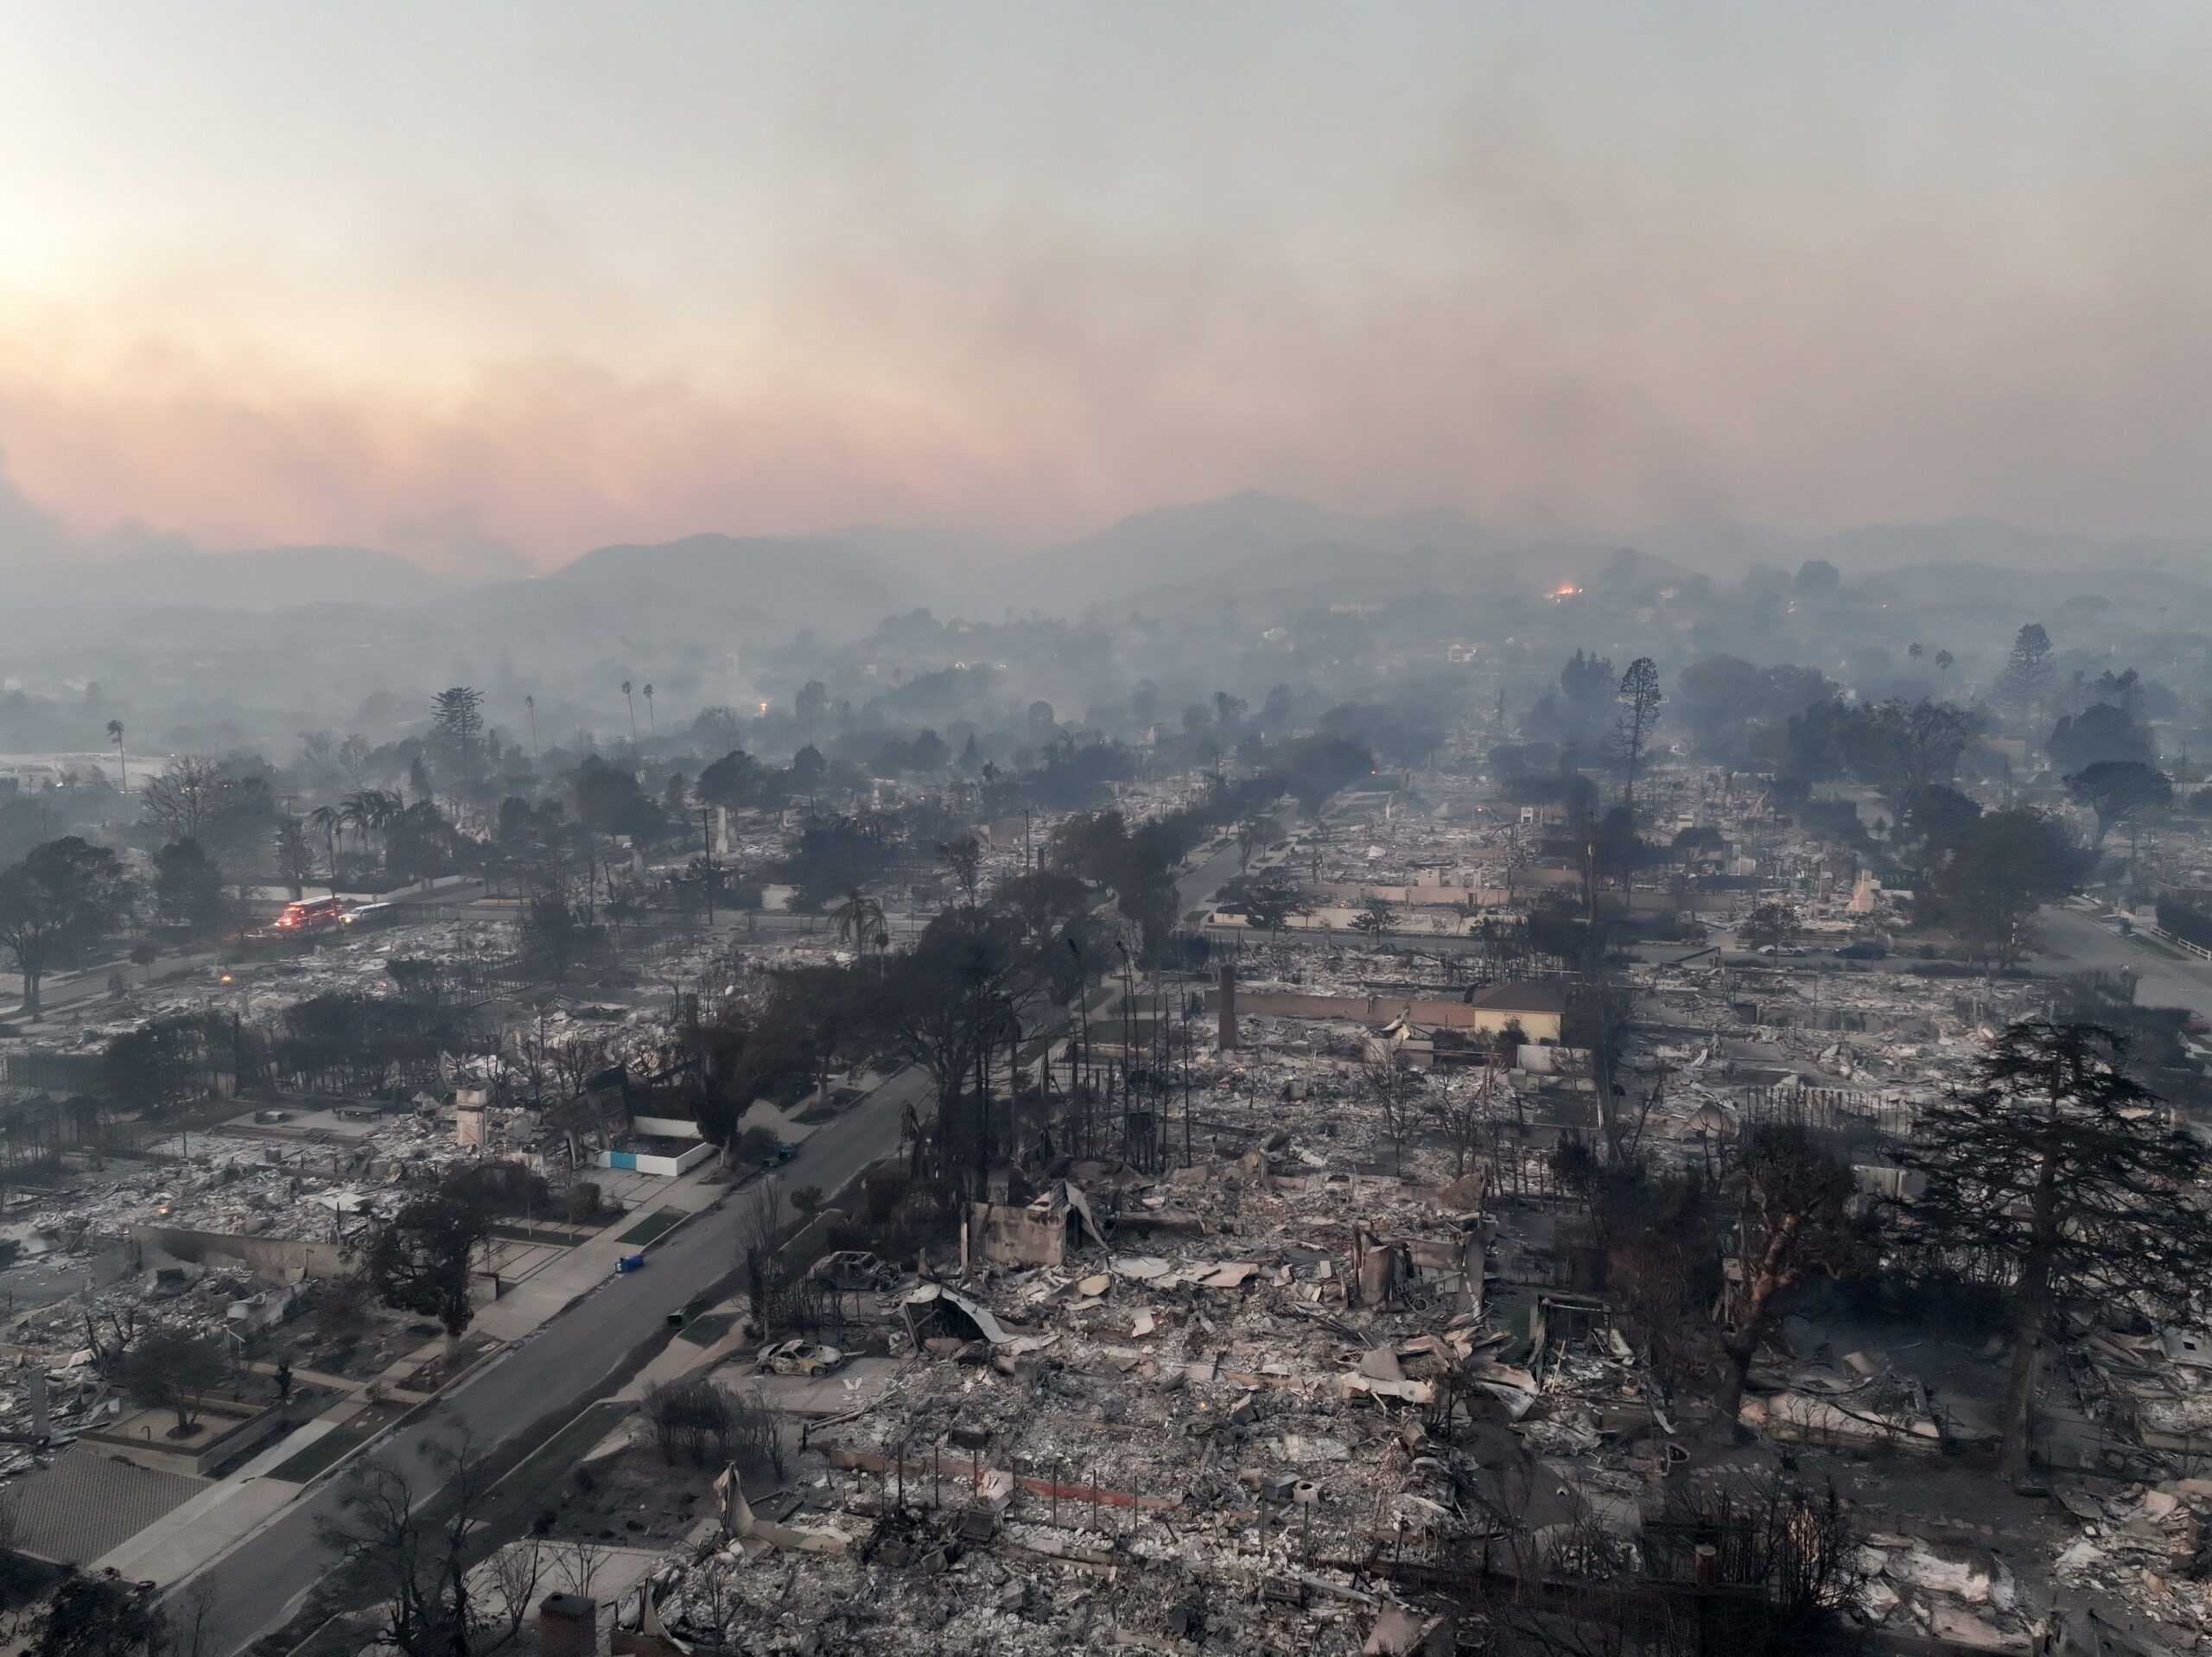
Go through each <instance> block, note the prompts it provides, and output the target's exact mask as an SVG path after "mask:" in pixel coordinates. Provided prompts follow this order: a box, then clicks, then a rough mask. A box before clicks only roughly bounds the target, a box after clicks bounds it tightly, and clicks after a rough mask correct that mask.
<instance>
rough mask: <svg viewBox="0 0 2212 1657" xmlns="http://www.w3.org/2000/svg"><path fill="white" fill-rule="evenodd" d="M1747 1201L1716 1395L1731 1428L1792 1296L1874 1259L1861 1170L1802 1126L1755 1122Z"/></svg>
mask: <svg viewBox="0 0 2212 1657" xmlns="http://www.w3.org/2000/svg"><path fill="white" fill-rule="evenodd" d="M1729 1186H1730V1190H1731V1192H1732V1195H1733V1196H1734V1197H1735V1198H1736V1199H1737V1203H1738V1209H1737V1216H1736V1235H1735V1241H1734V1246H1733V1247H1732V1248H1731V1249H1730V1251H1729V1265H1730V1267H1731V1268H1732V1269H1731V1270H1730V1272H1729V1273H1728V1276H1729V1283H1728V1290H1727V1293H1726V1296H1725V1297H1724V1298H1723V1311H1722V1315H1721V1327H1720V1350H1721V1353H1722V1355H1723V1357H1724V1358H1725V1360H1726V1362H1725V1364H1724V1366H1723V1368H1722V1374H1721V1386H1720V1390H1719V1394H1717V1395H1716V1397H1715V1398H1714V1400H1713V1402H1714V1405H1715V1406H1716V1409H1715V1413H1716V1415H1717V1418H1718V1421H1719V1425H1721V1426H1722V1427H1723V1428H1724V1429H1725V1428H1726V1425H1728V1424H1729V1423H1731V1422H1733V1421H1734V1420H1735V1419H1736V1412H1737V1410H1738V1406H1740V1405H1741V1404H1742V1402H1743V1396H1744V1380H1745V1376H1747V1375H1748V1374H1750V1373H1751V1360H1752V1358H1753V1357H1754V1356H1756V1355H1758V1349H1759V1343H1760V1342H1761V1341H1763V1340H1764V1339H1765V1338H1766V1333H1767V1330H1768V1329H1769V1328H1770V1326H1771V1325H1772V1324H1773V1321H1774V1317H1775V1314H1776V1312H1777V1309H1778V1307H1779V1305H1780V1303H1781V1300H1782V1298H1783V1296H1784V1295H1786V1294H1787V1293H1789V1291H1790V1290H1791V1289H1793V1288H1795V1287H1796V1286H1797V1285H1799V1284H1800V1283H1802V1282H1804V1281H1805V1280H1806V1279H1808V1278H1811V1277H1815V1276H1822V1275H1824V1276H1827V1277H1841V1276H1842V1275H1844V1274H1845V1273H1847V1272H1848V1271H1850V1270H1851V1269H1852V1268H1853V1266H1854V1265H1856V1264H1857V1263H1858V1262H1859V1260H1862V1259H1863V1258H1864V1255H1865V1250H1866V1228H1864V1227H1862V1226H1861V1225H1860V1224H1859V1222H1857V1221H1856V1220H1854V1219H1853V1216H1852V1213H1851V1199H1852V1196H1853V1191H1854V1190H1855V1189H1856V1187H1855V1184H1854V1181H1853V1178H1852V1172H1851V1167H1850V1165H1849V1164H1848V1163H1846V1162H1845V1161H1843V1160H1842V1159H1840V1158H1839V1157H1836V1156H1834V1155H1833V1154H1831V1153H1830V1152H1827V1151H1826V1150H1824V1149H1822V1148H1821V1146H1817V1145H1815V1143H1814V1141H1813V1138H1812V1135H1811V1134H1810V1133H1808V1131H1807V1130H1806V1129H1805V1128H1804V1127H1802V1126H1800V1125H1799V1124H1797V1123H1795V1122H1762V1123H1758V1124H1755V1125H1753V1126H1752V1127H1751V1129H1750V1130H1749V1131H1748V1132H1747V1133H1745V1135H1744V1145H1743V1151H1742V1154H1741V1158H1740V1159H1739V1161H1738V1165H1737V1166H1736V1168H1735V1170H1734V1171H1733V1172H1732V1175H1731V1177H1730V1179H1729Z"/></svg>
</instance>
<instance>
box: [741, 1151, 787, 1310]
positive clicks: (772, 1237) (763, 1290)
mask: <svg viewBox="0 0 2212 1657" xmlns="http://www.w3.org/2000/svg"><path fill="white" fill-rule="evenodd" d="M782 1208H783V1203H782V1200H781V1193H780V1190H779V1184H778V1182H777V1180H776V1178H775V1176H774V1175H772V1174H771V1175H770V1176H768V1177H767V1178H765V1179H763V1180H762V1181H761V1182H760V1184H757V1185H755V1186H754V1187H753V1190H752V1191H751V1192H750V1193H749V1194H748V1195H747V1197H746V1199H745V1206H744V1207H743V1208H741V1209H739V1210H738V1216H737V1248H738V1261H739V1264H740V1265H741V1266H742V1267H744V1270H745V1298H746V1302H747V1305H750V1306H751V1307H752V1309H753V1324H754V1325H755V1326H756V1327H757V1328H758V1329H759V1330H760V1339H761V1342H762V1343H764V1344H765V1343H766V1341H767V1339H768V1328H769V1324H770V1322H771V1321H772V1318H773V1317H774V1316H775V1306H774V1304H773V1303H774V1300H775V1292H776V1284H775V1256H776V1234H777V1232H778V1230H779V1228H780V1225H781V1217H782Z"/></svg>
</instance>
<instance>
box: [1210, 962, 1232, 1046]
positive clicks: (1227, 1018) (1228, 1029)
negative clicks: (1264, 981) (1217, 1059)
mask: <svg viewBox="0 0 2212 1657" xmlns="http://www.w3.org/2000/svg"><path fill="white" fill-rule="evenodd" d="M1219 999H1220V1002H1221V1005H1220V1006H1219V1008H1218V1009H1217V1011H1218V1012H1219V1013H1220V1015H1221V1018H1220V1023H1219V1025H1217V1033H1216V1036H1215V1043H1216V1044H1217V1046H1218V1047H1219V1048H1220V1049H1221V1051H1223V1052H1224V1053H1228V1052H1234V1051H1236V968H1234V967H1224V968H1222V969H1221V995H1220V998H1219Z"/></svg>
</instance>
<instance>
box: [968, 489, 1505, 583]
mask: <svg viewBox="0 0 2212 1657" xmlns="http://www.w3.org/2000/svg"><path fill="white" fill-rule="evenodd" d="M1508 544H1510V538H1509V537H1506V536H1498V535H1496V534H1493V533H1492V532H1491V531H1490V530H1485V529H1484V528H1482V527H1481V526H1480V525H1479V524H1475V523H1473V522H1472V521H1471V520H1470V519H1469V518H1467V517H1465V515H1464V514H1462V513H1460V512H1458V511H1452V510H1449V509H1443V508H1440V509H1437V510H1435V511H1421V512H1406V513H1401V514H1397V515H1395V516H1391V517H1363V516H1361V515H1359V514H1357V513H1353V512H1332V511H1328V510H1327V509H1325V508H1324V507H1319V506H1315V505H1311V504H1310V503H1308V502H1306V501H1302V500H1293V499H1290V498H1287V497H1284V496H1281V495H1265V494H1261V493H1258V492H1255V491H1247V492H1245V493H1243V494H1239V495H1231V496H1229V497H1228V498H1225V499H1223V500H1212V501H1201V502H1198V503H1196V504H1193V505H1182V506H1163V507H1160V509H1158V510H1157V511H1149V512H1139V513H1137V514H1136V515H1135V517H1125V518H1123V519H1122V521H1121V522H1120V523H1118V524H1114V525H1113V526H1112V527H1110V528H1109V529H1105V530H1100V531H1099V532H1098V533H1097V534H1096V535H1091V536H1084V538H1083V539H1082V540H1080V541H1071V542H1070V543H1067V544H1065V546H1058V547H1052V548H1048V549H1046V550H1044V551H1042V552H1038V553H1034V554H1032V555H1031V556H1028V557H1027V558H1023V559H1019V560H1015V561H1014V562H1010V563H1008V564H1007V565H1005V566H1004V567H1003V568H1002V569H1001V572H1000V573H1001V575H1002V577H1003V581H1004V586H1005V590H1006V593H1007V602H1010V603H1012V604H1013V605H1014V607H1015V608H1017V609H1025V608H1027V607H1028V606H1032V605H1035V606H1041V607H1043V608H1045V609H1046V610H1065V611H1071V612H1072V611H1080V610H1081V609H1083V608H1084V606H1086V605H1091V604H1098V603H1104V602H1109V601H1112V600H1120V599H1122V598H1126V597H1128V596H1129V595H1131V594H1137V593H1141V592H1145V591H1147V590H1150V589H1155V588H1159V587H1169V586H1176V585H1180V584H1182V583H1185V582H1191V581H1205V580H1206V579H1208V578H1209V577H1213V576H1218V575H1224V574H1226V573H1227V572H1229V571H1230V570H1232V569H1234V570H1236V571H1237V572H1238V574H1239V576H1240V577H1241V578H1243V579H1248V580H1253V581H1265V580H1267V579H1268V574H1269V572H1268V563H1269V561H1270V560H1271V559H1273V558H1274V557H1275V556H1278V555H1281V554H1285V553H1290V552H1295V551H1300V550H1302V549H1327V550H1326V551H1325V552H1322V553H1321V554H1320V556H1321V557H1322V558H1323V559H1324V560H1327V559H1328V558H1330V557H1338V558H1344V557H1353V558H1356V557H1357V556H1360V555H1362V554H1366V553H1377V552H1380V553H1390V554H1404V553H1410V552H1414V551H1417V550H1421V549H1430V550H1433V551H1436V552H1439V553H1445V554H1455V555H1459V556H1473V555H1477V554H1481V553H1485V552H1489V551H1493V550H1495V549H1497V548H1500V547H1503V546H1505V545H1508ZM1311 563H1312V561H1310V560H1309V561H1306V564H1307V570H1306V574H1307V575H1308V576H1309V577H1310V573H1311Z"/></svg>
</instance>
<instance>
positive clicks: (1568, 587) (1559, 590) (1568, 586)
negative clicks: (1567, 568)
mask: <svg viewBox="0 0 2212 1657" xmlns="http://www.w3.org/2000/svg"><path fill="white" fill-rule="evenodd" d="M1581 591H1582V589H1581V588H1580V587H1577V586H1576V585H1575V584H1574V583H1573V581H1568V582H1567V583H1565V584H1564V585H1562V586H1560V587H1554V588H1552V598H1553V599H1554V601H1556V600H1560V599H1571V598H1573V597H1574V596H1575V594H1578V593H1580V592H1581Z"/></svg>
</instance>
